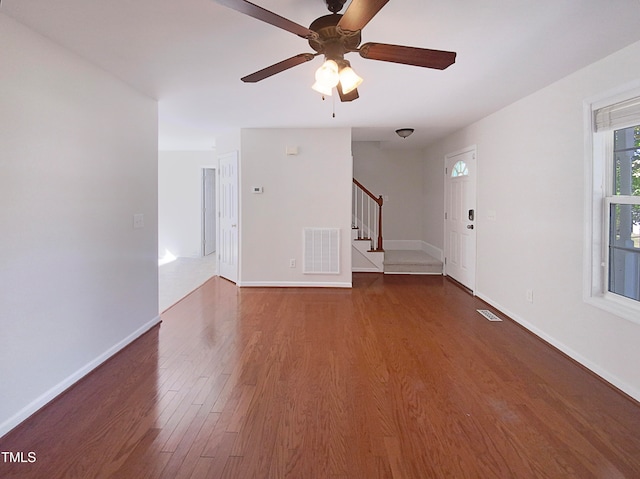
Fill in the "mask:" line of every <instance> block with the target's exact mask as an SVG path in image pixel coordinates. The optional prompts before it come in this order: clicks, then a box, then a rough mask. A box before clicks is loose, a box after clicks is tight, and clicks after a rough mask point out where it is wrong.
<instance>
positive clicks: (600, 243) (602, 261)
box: [583, 81, 640, 324]
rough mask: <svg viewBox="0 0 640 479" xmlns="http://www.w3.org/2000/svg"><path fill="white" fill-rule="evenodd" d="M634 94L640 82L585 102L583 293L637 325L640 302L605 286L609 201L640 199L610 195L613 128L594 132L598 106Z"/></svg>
mask: <svg viewBox="0 0 640 479" xmlns="http://www.w3.org/2000/svg"><path fill="white" fill-rule="evenodd" d="M635 97H640V81H637V82H634V83H633V84H632V85H628V86H626V87H622V88H620V89H618V90H616V91H612V92H607V93H604V94H602V95H599V96H598V97H594V98H591V99H588V100H586V101H585V102H584V122H585V124H584V131H585V149H584V151H585V245H584V246H585V248H584V252H585V254H584V284H583V293H584V294H583V296H584V300H585V302H587V303H588V304H591V305H593V306H596V307H598V308H600V309H603V310H605V311H608V312H610V313H613V314H615V315H617V316H619V317H621V318H624V319H627V320H629V321H632V322H634V323H637V324H640V301H636V300H634V299H631V298H627V297H625V296H622V295H619V294H616V293H612V292H610V291H609V287H608V280H609V274H608V273H609V226H610V223H609V222H610V214H609V212H610V205H611V204H612V203H613V204H640V198H635V197H628V196H616V195H614V194H613V193H614V192H613V178H612V174H613V173H612V168H611V165H612V163H613V131H614V130H608V131H604V132H597V133H596V132H595V131H594V124H595V112H596V111H597V110H598V109H600V108H603V107H606V106H609V105H613V104H616V103H619V102H622V101H625V100H629V99H632V98H635ZM634 123H635V122H634ZM638 123H640V122H638ZM636 124H637V123H636ZM628 126H634V125H633V124H631V125H628ZM615 129H619V128H618V127H616V128H615Z"/></svg>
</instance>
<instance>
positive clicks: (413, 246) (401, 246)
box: [384, 240, 444, 261]
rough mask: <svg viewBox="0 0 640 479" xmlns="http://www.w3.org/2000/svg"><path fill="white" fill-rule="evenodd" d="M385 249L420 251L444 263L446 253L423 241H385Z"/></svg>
mask: <svg viewBox="0 0 640 479" xmlns="http://www.w3.org/2000/svg"><path fill="white" fill-rule="evenodd" d="M384 249H386V250H387V249H389V250H405V251H406V250H414V251H415V250H419V251H424V252H425V253H427V254H428V255H429V256H433V257H434V258H436V259H438V260H440V261H444V253H443V251H442V250H441V249H440V248H437V247H435V246H433V245H431V244H429V243H427V242H426V241H422V240H384Z"/></svg>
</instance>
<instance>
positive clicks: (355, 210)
mask: <svg viewBox="0 0 640 479" xmlns="http://www.w3.org/2000/svg"><path fill="white" fill-rule="evenodd" d="M353 185H354V186H353V205H352V217H353V225H354V226H355V227H357V228H358V230H359V231H358V237H359V238H362V235H365V236H364V237H365V238H367V239H370V240H371V251H384V249H383V247H382V243H383V242H382V204H383V203H384V200H383V199H382V196H378V197H377V198H376V196H375V195H374V194H373V193H371V192H370V191H369V190H368V189H367V188H366V187H364V186H363V185H362V184H361V183H360V182H359V181H358V180H356V179H355V178H353ZM365 212H366V214H365Z"/></svg>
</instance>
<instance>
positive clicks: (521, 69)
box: [0, 0, 640, 149]
mask: <svg viewBox="0 0 640 479" xmlns="http://www.w3.org/2000/svg"><path fill="white" fill-rule="evenodd" d="M255 3H257V4H259V5H260V6H262V7H264V8H266V9H268V10H271V11H273V12H275V13H278V14H279V15H282V16H284V17H286V18H289V19H290V20H293V21H294V22H296V23H299V24H302V25H304V26H308V25H309V24H310V23H311V22H312V21H313V20H314V19H315V18H317V17H319V16H322V15H325V14H328V13H329V12H328V11H327V9H326V6H325V4H324V2H323V0H255ZM345 8H346V7H345ZM344 11H345V10H344V9H343V11H342V12H343V13H344ZM0 12H2V13H4V14H6V15H9V16H11V17H13V18H15V19H17V20H18V21H20V22H21V23H23V24H25V25H27V26H29V27H31V28H32V29H34V30H36V31H38V32H40V33H41V34H42V35H44V36H46V37H48V38H49V39H51V40H53V41H54V42H56V43H58V44H60V45H62V46H64V47H66V48H67V49H69V50H72V51H74V52H76V53H77V54H78V55H80V56H82V57H84V58H86V59H88V60H89V61H91V62H92V63H94V64H96V65H98V66H100V67H102V68H103V69H105V70H107V71H109V72H111V73H112V74H113V75H115V76H117V77H119V78H120V79H122V80H124V81H125V82H127V83H129V84H130V85H132V86H133V87H134V88H136V89H137V90H139V91H140V92H142V93H144V94H146V95H149V96H151V97H153V98H156V99H157V100H158V101H159V112H160V148H161V149H210V148H212V147H213V145H214V144H215V136H216V134H217V133H219V132H221V131H224V130H227V129H236V128H252V127H255V128H269V127H313V128H325V127H352V128H353V135H354V139H357V140H375V141H382V142H385V143H383V144H384V145H387V146H388V147H390V148H393V147H402V146H404V147H406V146H412V147H419V146H424V145H426V144H427V143H429V142H431V141H433V140H434V139H437V138H439V137H441V136H442V135H445V134H447V133H450V132H452V131H455V130H456V129H459V128H460V127H463V126H466V125H468V124H470V123H472V122H474V121H476V120H478V119H480V118H482V117H483V116H486V115H488V114H490V113H492V112H494V111H496V110H498V109H500V108H502V107H504V106H506V105H508V104H509V103H511V102H513V101H515V100H517V99H518V98H521V97H523V96H525V95H526V94H528V93H531V92H533V91H535V90H537V89H539V88H542V87H544V86H546V85H548V84H550V83H552V82H554V81H556V80H558V79H560V78H562V77H564V76H566V75H567V74H569V73H571V72H573V71H575V70H577V69H579V68H581V67H583V66H586V65H588V64H589V63H592V62H594V61H595V60H598V59H600V58H602V57H604V56H606V55H608V54H610V53H613V52H614V51H616V50H619V49H620V48H622V47H624V46H626V45H629V44H631V43H633V42H635V41H638V40H640V0H390V1H389V3H388V4H387V5H386V6H385V7H384V8H383V9H382V10H381V11H380V12H379V13H378V15H377V16H376V17H374V19H373V20H372V21H371V22H370V23H369V24H368V25H367V26H366V27H365V28H364V30H363V34H362V41H363V43H364V42H369V41H374V42H383V43H394V44H401V45H409V46H416V47H424V48H433V49H441V50H449V51H456V52H457V54H458V56H457V59H456V63H455V64H454V65H452V66H451V67H449V68H448V69H446V70H443V71H439V70H430V69H424V68H418V67H413V66H407V65H399V64H394V63H385V62H379V61H372V60H365V59H363V58H361V57H360V56H358V55H357V54H355V53H352V54H350V55H349V56H348V57H347V58H348V59H349V60H351V64H352V66H353V68H354V69H355V70H356V72H358V74H359V75H360V76H362V77H363V78H364V80H365V81H364V83H363V84H362V85H361V86H360V88H359V89H358V90H359V92H360V98H359V99H358V100H356V101H354V102H351V103H340V102H339V101H336V102H335V104H334V102H333V99H332V98H329V99H327V100H325V101H322V99H321V97H320V95H319V94H318V93H316V92H314V91H313V90H311V88H310V86H311V84H312V83H313V79H314V72H315V70H316V68H317V67H318V66H319V65H320V64H321V62H322V60H321V58H320V57H318V58H316V59H314V60H313V61H311V62H308V63H305V64H302V65H299V66H297V67H294V68H292V69H290V70H287V71H285V72H283V73H280V74H278V75H275V76H273V77H270V78H267V79H266V80H263V81H262V82H259V83H255V84H245V83H242V82H241V81H240V77H242V76H245V75H247V74H249V73H253V72H255V71H257V70H260V69H262V68H264V67H266V66H269V65H271V64H273V63H276V62H278V61H280V60H284V59H285V58H289V57H291V56H293V55H296V54H298V53H303V52H313V51H312V50H311V48H310V47H309V45H308V44H307V42H306V41H305V40H303V39H302V38H299V37H297V36H296V35H294V34H291V33H289V32H286V31H284V30H281V29H279V28H276V27H274V26H271V25H268V24H266V23H263V22H260V21H258V20H256V19H253V18H251V17H247V16H244V15H242V14H240V13H238V12H236V11H233V10H230V9H228V8H226V7H224V6H221V5H219V4H217V3H215V1H214V0H2V5H1V6H0ZM0 48H1V46H0ZM334 108H335V118H334V117H333V116H332V111H333V109H334ZM399 127H412V128H415V129H416V132H415V133H414V135H413V136H411V137H410V138H408V139H406V140H402V139H400V138H398V137H397V136H396V135H395V134H394V130H395V129H396V128H399Z"/></svg>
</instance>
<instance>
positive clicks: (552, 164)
mask: <svg viewBox="0 0 640 479" xmlns="http://www.w3.org/2000/svg"><path fill="white" fill-rule="evenodd" d="M639 57H640V43H636V44H634V45H632V46H630V47H628V48H625V49H624V50H621V51H620V52H618V53H616V54H614V55H612V56H610V57H607V58H605V59H603V60H601V61H599V62H597V63H594V64H593V65H591V66H589V67H587V68H585V69H583V70H580V71H578V72H576V73H574V74H572V75H570V76H569V77H567V78H565V79H563V80H561V81H559V82H557V83H555V84H553V85H550V86H549V87H547V88H545V89H543V90H541V91H539V92H537V93H535V94H533V95H531V96H528V97H526V98H523V99H522V100H520V101H518V102H516V103H514V104H512V105H510V106H509V107H507V108H505V109H503V110H501V111H499V112H497V113H495V114H493V115H491V116H489V117H487V118H485V119H483V120H481V121H479V122H477V123H475V124H473V125H471V126H469V127H468V128H465V129H463V130H461V131H459V132H457V133H455V134H454V135H452V136H450V137H448V138H446V139H445V140H443V141H441V142H439V143H437V144H435V145H433V146H432V147H430V148H429V149H428V150H427V156H426V160H427V162H428V165H429V168H433V169H434V171H435V170H436V168H435V166H433V165H439V168H441V165H442V164H443V161H444V156H445V154H447V153H449V152H453V151H456V150H459V149H461V148H464V147H466V146H469V145H471V144H476V145H477V148H478V150H477V151H478V172H479V176H478V218H477V228H478V235H477V238H478V244H477V253H478V260H477V294H478V295H479V296H480V297H482V298H484V299H486V300H487V301H488V302H489V303H491V304H493V305H494V306H496V307H497V308H499V309H501V310H502V311H504V312H505V313H506V314H508V315H509V316H511V317H513V318H514V319H516V320H517V321H519V322H521V323H523V324H524V325H525V326H526V327H528V328H530V329H531V330H533V331H534V332H536V333H538V334H539V335H540V336H542V337H543V338H545V339H547V340H548V341H550V342H551V343H552V344H554V345H556V346H557V347H559V348H560V349H562V350H563V351H565V352H566V353H568V354H569V355H570V356H572V357H573V358H575V359H577V360H578V361H579V362H581V363H583V364H585V365H586V366H587V367H589V368H591V369H592V370H594V371H595V372H596V373H598V374H600V375H601V376H603V377H604V378H605V379H607V380H609V381H610V382H612V383H613V384H615V385H616V386H618V387H619V388H621V389H622V390H624V391H626V392H627V393H628V394H630V395H632V396H633V397H635V398H636V399H640V375H639V374H638V364H640V348H638V345H639V344H640V325H639V324H635V323H632V322H630V321H627V320H624V319H620V318H618V317H616V316H614V315H612V314H609V313H606V312H604V311H602V310H600V309H597V308H594V307H593V306H591V305H588V304H586V303H585V302H584V300H583V291H582V285H583V254H584V253H583V231H584V218H585V216H584V215H585V213H584V187H585V186H584V185H585V179H584V175H585V158H586V154H585V146H584V142H585V140H584V139H585V131H584V128H583V125H584V119H583V102H584V101H585V99H587V98H589V97H591V96H593V95H598V94H602V93H603V92H606V91H608V90H610V89H613V88H617V87H619V86H620V85H624V84H625V83H629V82H631V81H633V80H637V79H638V78H640V62H638V58H639ZM440 178H442V176H440ZM432 200H433V202H432V203H431V204H433V205H434V208H435V207H436V206H435V205H438V208H440V205H441V202H442V199H441V197H440V193H439V192H438V193H437V195H435V196H434V197H433V198H432ZM427 202H428V203H429V201H427ZM489 210H494V211H495V212H496V219H495V220H494V221H492V220H490V219H488V218H487V211H489ZM440 211H442V210H440ZM529 288H531V289H533V298H534V301H533V303H528V302H527V301H526V298H525V290H526V289H529Z"/></svg>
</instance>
